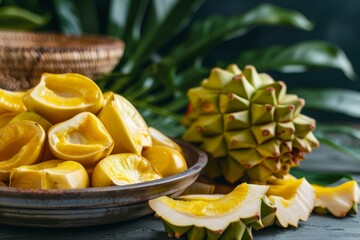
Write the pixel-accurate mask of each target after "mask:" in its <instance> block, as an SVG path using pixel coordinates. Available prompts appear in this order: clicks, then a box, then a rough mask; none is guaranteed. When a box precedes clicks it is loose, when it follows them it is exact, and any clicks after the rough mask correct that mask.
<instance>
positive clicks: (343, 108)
mask: <svg viewBox="0 0 360 240" xmlns="http://www.w3.org/2000/svg"><path fill="white" fill-rule="evenodd" d="M293 92H294V93H296V94H298V95H299V96H301V97H302V98H304V99H305V100H306V108H309V109H318V110H323V111H330V112H337V113H343V114H346V115H349V116H351V117H356V118H358V117H360V107H359V106H360V92H358V91H353V90H348V89H339V88H327V89H295V90H293Z"/></svg>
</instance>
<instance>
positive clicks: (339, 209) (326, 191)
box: [312, 180, 360, 217]
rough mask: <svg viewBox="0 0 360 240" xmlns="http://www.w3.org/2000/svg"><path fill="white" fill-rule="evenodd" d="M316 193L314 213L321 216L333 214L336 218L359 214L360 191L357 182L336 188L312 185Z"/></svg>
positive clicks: (350, 182)
mask: <svg viewBox="0 0 360 240" xmlns="http://www.w3.org/2000/svg"><path fill="white" fill-rule="evenodd" d="M312 187H313V188H314V189H315V192H316V199H315V208H314V211H315V212H316V213H319V214H325V213H331V214H332V215H334V216H335V217H345V216H346V215H347V214H351V213H352V214H354V213H357V212H358V209H357V205H358V203H359V201H360V190H359V186H358V184H357V182H356V181H355V180H352V181H348V182H346V183H343V184H341V185H339V186H335V187H323V186H319V185H315V184H312Z"/></svg>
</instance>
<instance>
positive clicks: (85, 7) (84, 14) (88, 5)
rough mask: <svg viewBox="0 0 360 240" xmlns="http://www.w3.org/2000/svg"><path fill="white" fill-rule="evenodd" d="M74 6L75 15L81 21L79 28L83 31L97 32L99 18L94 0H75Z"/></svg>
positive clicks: (98, 30) (98, 31) (98, 29)
mask: <svg viewBox="0 0 360 240" xmlns="http://www.w3.org/2000/svg"><path fill="white" fill-rule="evenodd" d="M73 2H74V7H76V11H75V12H78V13H79V14H77V17H78V18H79V21H80V22H81V24H80V25H81V28H82V31H83V32H86V33H92V34H99V33H100V26H99V18H98V11H97V6H96V0H76V1H73Z"/></svg>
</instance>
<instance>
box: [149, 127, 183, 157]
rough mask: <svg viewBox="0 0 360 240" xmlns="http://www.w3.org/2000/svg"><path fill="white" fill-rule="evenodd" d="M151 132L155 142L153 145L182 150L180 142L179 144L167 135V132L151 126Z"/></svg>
mask: <svg viewBox="0 0 360 240" xmlns="http://www.w3.org/2000/svg"><path fill="white" fill-rule="evenodd" d="M148 129H149V133H150V136H151V140H152V143H153V146H167V147H171V148H174V149H176V150H178V151H180V152H181V151H182V149H181V147H180V146H179V144H177V143H176V142H175V141H173V140H171V138H169V137H167V136H166V135H165V134H163V133H162V132H160V131H159V130H157V129H156V128H153V127H149V128H148Z"/></svg>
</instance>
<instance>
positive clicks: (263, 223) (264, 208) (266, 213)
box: [176, 194, 276, 230]
mask: <svg viewBox="0 0 360 240" xmlns="http://www.w3.org/2000/svg"><path fill="white" fill-rule="evenodd" d="M224 196H225V194H188V195H182V196H180V197H177V198H176V200H186V201H207V202H211V201H215V200H218V199H220V198H222V197H224ZM275 212H276V208H275V206H274V205H273V204H272V203H271V202H270V200H269V199H268V198H267V197H266V196H264V197H263V199H262V202H261V210H260V212H259V213H260V214H259V217H255V218H254V217H252V218H245V219H242V220H241V221H242V222H244V223H245V224H246V225H247V226H248V227H251V228H254V229H257V230H258V229H261V228H264V227H267V226H270V225H272V224H273V223H274V221H275Z"/></svg>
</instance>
